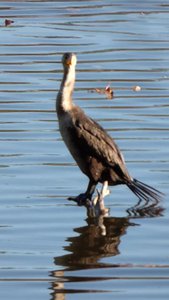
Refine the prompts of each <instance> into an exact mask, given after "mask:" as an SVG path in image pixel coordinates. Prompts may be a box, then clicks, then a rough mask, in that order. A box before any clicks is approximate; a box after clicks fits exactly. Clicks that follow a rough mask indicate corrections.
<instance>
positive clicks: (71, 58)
mask: <svg viewBox="0 0 169 300" xmlns="http://www.w3.org/2000/svg"><path fill="white" fill-rule="evenodd" d="M76 61H77V58H76V55H75V54H74V53H64V54H63V57H62V63H63V66H64V68H69V67H70V66H74V67H75V65H76Z"/></svg>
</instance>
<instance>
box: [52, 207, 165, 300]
mask: <svg viewBox="0 0 169 300" xmlns="http://www.w3.org/2000/svg"><path fill="white" fill-rule="evenodd" d="M161 213H162V208H160V207H158V206H157V207H156V208H155V207H154V206H153V207H151V206H150V208H146V209H145V208H144V209H143V210H139V211H135V212H134V208H132V209H131V211H130V210H128V214H127V216H126V217H103V216H99V217H97V218H87V219H86V222H87V224H86V226H83V227H79V228H75V229H74V231H75V232H76V233H78V235H77V236H73V237H68V238H67V242H68V243H69V244H68V245H67V246H65V247H64V249H65V250H66V251H67V252H69V253H68V254H65V255H63V256H58V257H55V258H54V262H55V264H56V265H57V266H58V265H59V266H62V267H63V269H62V271H53V272H51V276H52V277H55V278H56V281H54V282H53V283H52V290H53V293H52V299H55V300H56V299H57V300H60V299H64V294H65V292H68V291H67V290H65V287H64V282H65V281H67V280H69V279H68V278H67V277H65V271H75V270H81V269H91V268H108V267H118V266H120V265H117V264H113V263H112V264H110V263H104V262H102V261H101V259H102V258H106V257H113V256H115V255H118V254H119V253H120V252H119V245H120V242H121V239H122V237H123V235H125V234H126V233H127V230H128V228H129V227H131V226H132V227H133V226H136V225H137V223H136V222H137V218H140V217H144V216H146V217H147V216H148V215H149V216H150V217H152V216H160V215H161ZM73 280H75V279H73ZM76 280H77V281H78V278H77V279H76ZM92 280H93V279H92ZM71 292H76V293H77V292H78V289H77V290H75V291H71ZM60 297H61V298H60Z"/></svg>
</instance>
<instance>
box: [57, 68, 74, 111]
mask: <svg viewBox="0 0 169 300" xmlns="http://www.w3.org/2000/svg"><path fill="white" fill-rule="evenodd" d="M74 83H75V66H72V65H70V66H69V67H68V68H65V69H64V75H63V79H62V82H61V85H60V90H59V93H58V96H57V104H56V105H57V111H59V110H63V111H64V112H68V111H70V110H71V109H72V107H73V106H74V104H73V101H72V93H73V90H74Z"/></svg>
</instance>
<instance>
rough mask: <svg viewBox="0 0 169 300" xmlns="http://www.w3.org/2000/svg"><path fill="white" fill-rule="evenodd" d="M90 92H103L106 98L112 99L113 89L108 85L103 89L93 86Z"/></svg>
mask: <svg viewBox="0 0 169 300" xmlns="http://www.w3.org/2000/svg"><path fill="white" fill-rule="evenodd" d="M92 92H96V93H98V94H105V95H106V97H107V99H113V89H112V88H111V87H110V85H107V86H106V87H105V88H104V89H99V88H95V89H94V90H92Z"/></svg>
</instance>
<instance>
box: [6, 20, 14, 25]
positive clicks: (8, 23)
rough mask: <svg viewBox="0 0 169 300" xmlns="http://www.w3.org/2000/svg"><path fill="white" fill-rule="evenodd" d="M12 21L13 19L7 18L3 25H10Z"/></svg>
mask: <svg viewBox="0 0 169 300" xmlns="http://www.w3.org/2000/svg"><path fill="white" fill-rule="evenodd" d="M13 23H14V21H13V20H9V19H5V26H6V27H7V26H10V25H11V24H13Z"/></svg>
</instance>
